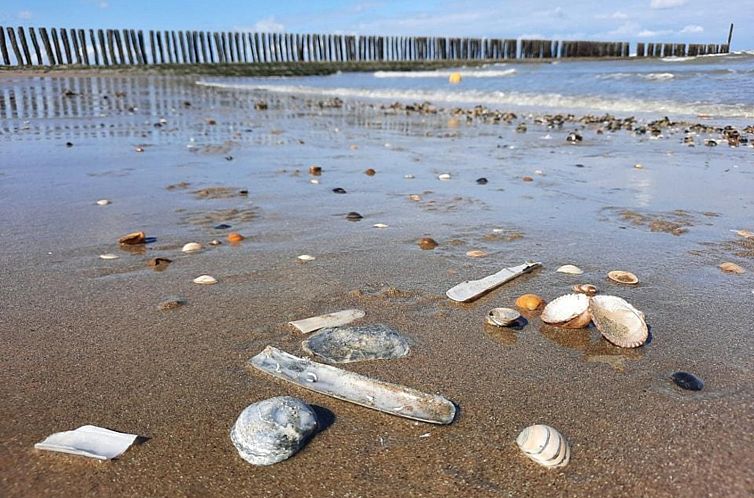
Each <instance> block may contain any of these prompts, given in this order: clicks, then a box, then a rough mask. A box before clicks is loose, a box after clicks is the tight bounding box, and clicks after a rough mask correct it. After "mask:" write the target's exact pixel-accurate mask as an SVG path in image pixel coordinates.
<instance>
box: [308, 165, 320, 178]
mask: <svg viewBox="0 0 754 498" xmlns="http://www.w3.org/2000/svg"><path fill="white" fill-rule="evenodd" d="M309 174H310V175H314V176H319V175H321V174H322V168H320V167H319V166H309Z"/></svg>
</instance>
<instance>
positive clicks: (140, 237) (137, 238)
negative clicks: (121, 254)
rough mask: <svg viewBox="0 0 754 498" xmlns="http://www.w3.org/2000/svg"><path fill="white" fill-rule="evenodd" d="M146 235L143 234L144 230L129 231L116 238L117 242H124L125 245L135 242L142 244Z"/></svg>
mask: <svg viewBox="0 0 754 498" xmlns="http://www.w3.org/2000/svg"><path fill="white" fill-rule="evenodd" d="M146 238H147V237H146V235H144V232H134V233H129V234H127V235H124V236H123V237H121V238H119V239H118V243H119V244H124V245H127V246H131V245H136V244H143V243H144V242H145V240H146Z"/></svg>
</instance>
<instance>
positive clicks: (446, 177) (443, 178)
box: [437, 173, 450, 180]
mask: <svg viewBox="0 0 754 498" xmlns="http://www.w3.org/2000/svg"><path fill="white" fill-rule="evenodd" d="M437 179H438V180H450V174H448V173H443V174H442V175H439V176H438V177H437Z"/></svg>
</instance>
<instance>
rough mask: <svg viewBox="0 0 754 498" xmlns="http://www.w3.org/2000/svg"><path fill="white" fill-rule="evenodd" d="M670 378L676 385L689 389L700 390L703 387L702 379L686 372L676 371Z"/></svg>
mask: <svg viewBox="0 0 754 498" xmlns="http://www.w3.org/2000/svg"><path fill="white" fill-rule="evenodd" d="M671 378H672V379H673V382H675V384H676V385H677V386H678V387H680V388H682V389H687V390H689V391H701V390H702V388H703V387H704V382H703V381H702V379H700V378H699V377H697V376H696V375H694V374H690V373H688V372H676V373H674V374H673V375H671Z"/></svg>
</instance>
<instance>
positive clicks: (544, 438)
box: [516, 425, 571, 468]
mask: <svg viewBox="0 0 754 498" xmlns="http://www.w3.org/2000/svg"><path fill="white" fill-rule="evenodd" d="M516 444H517V445H518V447H519V448H521V451H523V452H524V455H526V456H527V457H529V458H530V459H531V460H532V461H534V462H536V463H538V464H540V465H542V466H544V467H549V468H559V467H565V466H566V465H568V462H569V461H570V459H571V447H570V445H569V444H568V441H567V440H566V438H564V437H563V435H562V434H560V433H559V432H558V431H556V430H555V429H553V428H552V427H550V426H549V425H532V426H529V427H527V428H526V429H524V430H523V431H521V434H519V435H518V437H517V438H516Z"/></svg>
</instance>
